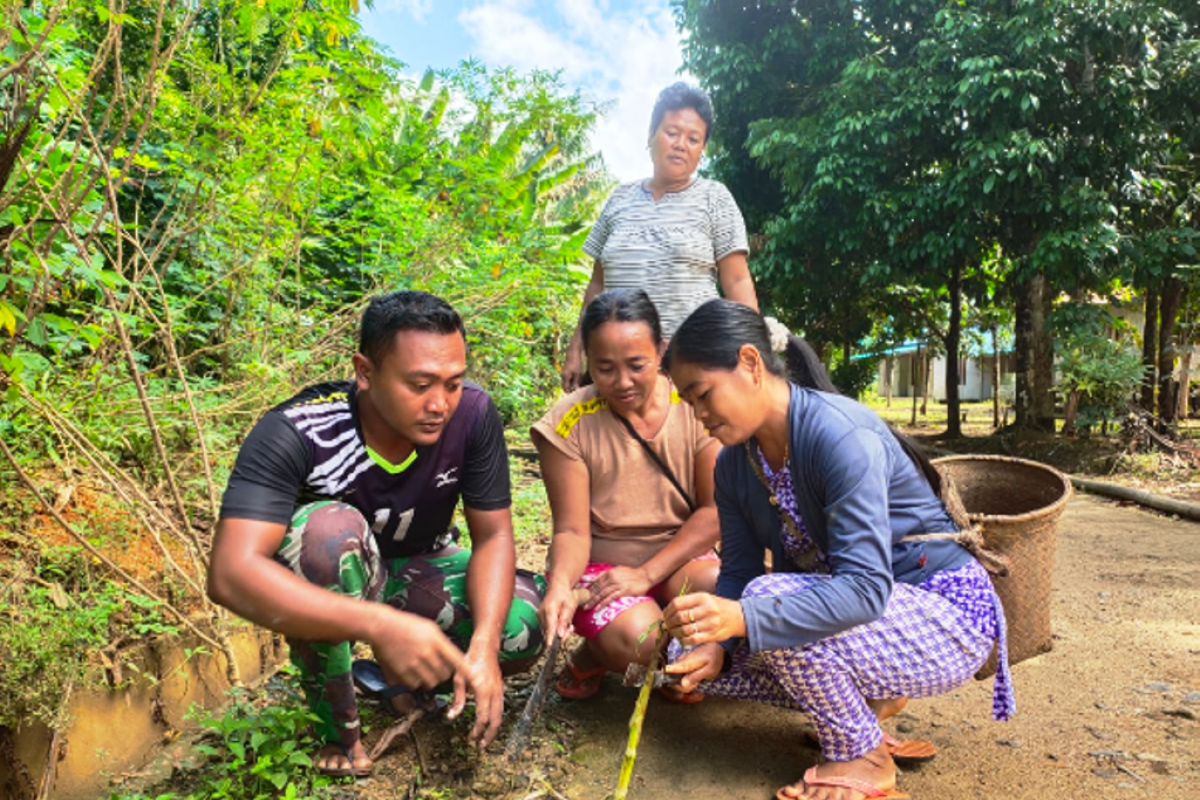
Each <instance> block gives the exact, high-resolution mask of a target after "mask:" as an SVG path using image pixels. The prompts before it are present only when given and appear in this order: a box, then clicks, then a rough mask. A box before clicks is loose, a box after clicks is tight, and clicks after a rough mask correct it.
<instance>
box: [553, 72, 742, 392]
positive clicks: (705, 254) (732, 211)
mask: <svg viewBox="0 0 1200 800" xmlns="http://www.w3.org/2000/svg"><path fill="white" fill-rule="evenodd" d="M712 125H713V111H712V102H711V101H710V100H709V99H708V95H707V94H705V93H704V91H703V90H701V89H698V88H696V87H693V86H688V85H687V84H686V83H676V84H674V85H672V86H668V87H667V88H666V89H664V90H663V91H662V93H661V94H659V96H658V100H657V101H656V102H655V104H654V111H653V113H652V114H651V116H650V138H649V141H648V148H649V150H650V160H651V163H652V164H653V165H654V174H653V175H651V176H650V177H649V178H646V179H644V180H640V181H635V182H633V183H624V184H621V185H620V186H618V187H617V188H616V189H615V190H614V191H613V193H612V195H610V196H609V198H608V201H607V202H606V203H605V205H604V209H603V210H602V211H601V212H600V218H599V219H597V220H596V224H595V225H594V226H593V227H592V232H591V234H590V235H589V236H588V238H587V241H586V242H585V243H584V245H583V250H584V252H585V253H587V254H588V255H590V256H591V257H592V258H593V259H595V261H594V263H593V267H592V279H591V281H590V282H589V283H588V286H587V290H586V291H585V292H584V296H583V307H584V308H587V305H588V303H590V302H591V301H592V299H593V298H595V297H596V295H598V294H600V292H602V291H604V290H605V289H622V288H627V289H642V290H644V291H645V292H646V294H648V295H649V296H650V299H651V301H653V303H654V306H655V308H656V309H657V310H658V315H659V318H660V319H661V320H662V328H663V335H664V336H665V337H666V338H667V339H670V338H671V336H673V335H674V333H675V329H676V328H677V327H679V325H680V323H682V322H683V320H684V319H685V318H686V317H687V316H688V314H690V313H691V312H692V311H693V310H694V309H696V308H697V307H698V306H699V305H700V304H701V303H704V302H706V301H708V300H711V299H713V298H715V297H717V296H718V292H717V287H718V284H719V285H720V295H723V296H724V297H725V298H726V299H728V300H735V301H737V302H739V303H743V304H745V305H747V306H750V307H751V308H753V309H755V310H756V311H757V310H758V297H757V295H756V294H755V292H754V280H753V279H752V278H751V277H750V269H749V266H748V264H747V262H746V255H747V253H749V250H750V248H749V246H748V244H747V239H746V223H745V221H744V220H743V219H742V213H741V211H739V210H738V207H737V203H735V202H734V200H733V196H732V195H731V194H730V193H729V190H728V189H726V188H725V186H724V185H723V184H721V183H719V182H717V181H712V180H708V179H707V178H700V177H697V176H696V174H695V173H696V168H697V166H699V164H700V157H701V156H702V155H703V154H704V147H705V145H706V144H708V137H709V136H710V135H711V133H712ZM582 375H583V344H582V342H581V340H580V336H579V328H578V326H576V329H575V333H574V334H573V335H572V337H571V342H570V344H569V345H568V347H567V357H566V363H565V364H564V366H563V370H562V386H563V391H566V392H572V391H574V390H575V389H577V388H578V387H579V385H580V379H581V377H582Z"/></svg>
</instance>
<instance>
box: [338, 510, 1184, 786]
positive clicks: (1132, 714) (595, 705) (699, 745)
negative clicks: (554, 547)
mask: <svg viewBox="0 0 1200 800" xmlns="http://www.w3.org/2000/svg"><path fill="white" fill-rule="evenodd" d="M1053 624H1054V632H1055V633H1054V639H1055V641H1054V649H1053V650H1052V651H1051V652H1050V653H1047V654H1045V655H1042V656H1039V657H1037V658H1034V659H1031V660H1029V661H1025V662H1023V663H1021V664H1019V665H1016V666H1015V667H1014V670H1013V676H1014V681H1015V684H1016V692H1017V703H1018V713H1017V716H1016V718H1015V719H1014V720H1013V721H1011V722H1008V723H1000V722H993V721H991V719H990V708H991V704H990V698H991V681H984V682H973V683H971V684H969V685H967V686H964V687H962V688H961V689H960V690H959V691H957V692H954V693H953V694H951V695H948V696H944V697H941V698H937V699H934V700H926V701H919V702H917V701H914V702H913V703H910V704H909V707H908V709H906V710H905V711H904V712H903V713H902V714H901V715H900V716H899V717H897V718H896V719H895V720H893V721H892V722H890V723H889V726H888V727H890V728H891V729H892V730H893V732H896V733H898V734H900V735H903V736H909V737H919V738H924V739H930V740H932V741H933V742H934V743H935V744H936V745H937V746H938V747H939V748H940V753H939V755H938V757H937V758H936V759H935V760H934V761H932V762H930V763H928V764H924V765H921V766H918V767H914V768H910V769H909V770H907V771H905V773H904V774H903V775H901V777H900V780H899V786H900V788H901V789H902V790H904V791H906V792H909V793H910V794H911V795H912V796H913V797H914V798H917V800H961V798H964V797H977V798H983V799H984V800H992V799H993V798H1004V799H1005V800H1022V799H1025V798H1027V799H1028V800H1034V799H1035V798H1036V799H1037V800H1046V799H1047V798H1068V797H1069V798H1083V797H1087V798H1096V799H1097V800H1103V798H1129V797H1147V798H1156V799H1157V798H1161V799H1162V800H1183V798H1192V797H1195V796H1197V794H1198V793H1200V721H1198V719H1200V525H1197V524H1195V523H1189V522H1184V521H1179V520H1172V519H1170V518H1166V517H1162V516H1158V515H1153V514H1150V513H1147V512H1144V511H1141V510H1138V509H1136V508H1128V507H1121V506H1118V505H1116V504H1113V503H1110V502H1107V501H1103V500H1099V499H1096V498H1093V497H1088V496H1085V495H1076V497H1075V498H1074V499H1073V500H1072V502H1071V503H1070V505H1069V507H1068V509H1067V511H1066V513H1065V514H1064V515H1063V517H1062V520H1061V523H1060V528H1059V546H1058V553H1057V566H1056V572H1055V587H1054V600H1053ZM527 694H528V685H527V683H526V684H524V685H521V686H517V685H514V687H513V688H512V690H511V691H510V696H509V702H510V708H511V709H512V710H511V716H512V717H513V718H515V716H516V715H517V714H518V713H519V710H520V707H521V706H522V705H523V702H524V698H525V697H526V696H527ZM633 702H634V690H632V689H625V688H622V687H620V686H619V685H618V682H617V679H616V678H615V677H613V676H610V677H609V679H608V683H607V684H606V685H605V687H604V689H603V690H602V692H601V693H600V694H599V695H598V696H597V697H596V698H593V699H592V700H589V701H586V702H581V703H566V702H563V701H561V700H559V699H558V698H557V697H554V696H552V697H551V699H550V701H549V702H548V704H547V706H546V708H545V710H544V712H543V715H542V720H541V722H540V723H539V725H538V728H537V732H536V737H535V740H534V742H533V744H532V745H531V746H530V748H529V749H528V751H527V752H526V756H525V758H524V759H523V760H522V761H521V762H520V763H519V764H518V765H517V766H516V767H515V768H513V767H509V766H508V765H507V764H506V763H505V762H504V761H503V758H502V757H501V756H500V755H499V753H500V751H501V750H502V745H503V740H504V736H505V734H506V733H507V730H506V731H505V733H502V735H501V739H500V740H499V742H498V744H497V745H494V746H493V748H492V750H493V751H494V752H493V753H490V754H487V755H484V756H482V757H480V756H476V755H473V754H470V753H468V752H467V751H466V750H465V748H464V747H463V745H462V741H463V733H464V731H465V728H464V725H463V723H458V724H453V725H452V724H448V723H444V722H438V721H432V722H425V723H422V725H420V726H418V728H417V730H416V732H415V736H413V737H412V738H405V739H401V740H399V741H398V742H397V744H396V745H394V746H393V750H392V751H391V752H390V753H389V754H388V755H386V756H384V758H383V759H382V760H381V762H380V763H379V764H378V765H377V771H376V775H375V777H374V778H372V779H371V780H369V781H366V782H360V783H359V784H357V785H355V786H353V787H347V788H345V789H343V790H341V792H340V793H341V794H343V795H344V796H345V797H357V798H370V799H371V800H374V799H375V798H379V799H380V800H382V798H385V797H386V798H401V797H403V798H422V797H424V798H429V800H433V799H434V798H437V800H447V799H448V798H486V797H505V798H522V799H523V800H533V799H534V798H541V797H548V798H554V799H555V800H561V799H562V798H570V800H601V798H604V797H606V796H607V795H608V794H609V793H610V792H611V791H612V788H613V785H614V784H615V781H616V775H617V769H618V765H619V762H620V759H621V755H622V753H623V752H624V748H625V739H626V734H627V723H628V717H629V714H630V712H631V711H632V708H633ZM804 724H805V723H804V718H803V717H802V716H800V715H798V714H795V713H789V712H785V711H782V710H778V709H773V708H769V707H766V706H760V705H757V704H751V703H735V702H731V701H725V700H721V699H718V698H708V699H706V700H705V701H704V702H702V703H700V704H698V705H694V706H679V705H675V704H671V703H668V702H666V701H665V700H663V699H661V698H659V697H657V696H656V697H655V698H654V699H653V700H652V702H651V706H650V708H649V711H648V714H647V718H646V723H645V730H644V733H643V738H642V742H641V746H640V748H639V751H638V760H637V767H636V770H635V777H634V782H633V787H632V790H631V792H630V797H631V798H647V800H649V799H651V798H653V799H655V800H657V799H658V798H671V797H687V798H689V800H718V799H720V800H728V799H730V798H746V799H747V800H760V799H761V800H766V799H767V798H770V797H771V796H772V794H773V792H774V791H775V789H776V788H778V787H779V786H780V785H782V784H784V783H788V782H791V781H794V780H796V779H797V778H798V777H799V776H800V775H801V774H802V773H803V771H804V770H805V769H806V768H807V767H808V766H809V765H811V764H813V763H815V762H816V760H817V758H818V752H817V751H816V749H815V748H813V747H812V746H810V745H808V744H806V743H805V740H804V738H803V737H802V736H801V735H800V733H801V730H802V728H803V727H804ZM368 738H370V734H369V737H368ZM418 767H423V769H418Z"/></svg>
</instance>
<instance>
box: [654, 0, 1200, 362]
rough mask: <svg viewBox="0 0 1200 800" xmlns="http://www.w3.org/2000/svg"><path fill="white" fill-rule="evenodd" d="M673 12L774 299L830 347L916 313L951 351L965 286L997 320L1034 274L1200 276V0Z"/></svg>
mask: <svg viewBox="0 0 1200 800" xmlns="http://www.w3.org/2000/svg"><path fill="white" fill-rule="evenodd" d="M673 6H674V9H675V13H676V19H677V20H678V22H679V24H680V27H681V29H682V30H683V32H684V36H685V40H684V53H685V65H686V67H687V68H688V70H689V71H691V72H692V73H693V74H695V75H697V76H698V77H699V78H700V79H701V81H702V83H703V84H704V85H705V86H706V88H708V89H709V91H710V92H711V94H712V96H713V101H714V105H715V107H716V113H717V116H718V118H720V119H721V121H722V123H721V125H720V126H719V127H718V128H717V129H716V131H715V140H714V143H713V145H714V154H713V155H714V158H713V171H714V172H715V173H716V175H717V176H718V177H720V178H722V179H723V180H725V181H726V182H727V184H728V185H729V186H730V188H731V190H732V191H733V192H734V195H735V196H736V197H737V198H738V200H739V203H740V204H742V206H743V207H744V208H745V209H746V210H747V217H748V219H749V220H750V222H751V225H752V226H755V227H757V228H758V230H760V231H761V232H762V234H763V239H762V241H763V243H764V244H763V247H762V249H761V251H760V252H758V253H756V254H755V258H754V259H753V260H752V264H753V266H754V271H755V277H756V279H757V281H758V282H759V286H760V288H761V294H762V296H763V297H764V298H766V300H767V302H768V303H769V304H770V305H772V306H773V307H775V308H776V309H778V310H779V311H780V316H781V318H784V317H786V318H787V319H788V321H789V322H790V323H795V324H797V325H798V326H799V327H803V328H804V330H805V331H806V332H807V333H808V334H809V336H810V337H811V338H812V339H813V340H814V341H816V342H818V343H819V344H823V343H849V344H851V345H857V343H858V342H859V341H861V340H862V338H863V336H865V335H866V333H867V332H868V331H869V330H870V329H871V327H872V322H873V321H875V320H884V319H895V318H900V317H910V318H915V319H917V320H918V321H919V322H920V324H921V325H923V326H924V327H925V331H924V332H923V334H924V335H920V336H918V337H917V338H923V339H926V338H929V337H941V336H943V333H944V338H945V343H946V345H947V346H948V347H949V349H951V350H954V349H955V346H956V341H955V339H956V336H955V329H956V327H957V326H956V325H955V324H954V323H953V319H954V315H956V314H957V313H958V311H959V310H960V309H959V304H960V301H959V299H958V297H957V295H958V292H959V291H961V293H962V296H963V298H964V299H965V300H967V301H970V302H971V303H973V304H974V306H975V307H976V308H978V309H980V310H983V311H986V310H987V309H988V307H989V306H990V305H993V304H995V305H1000V304H1003V303H1011V302H1012V297H1013V296H1014V295H1013V294H1012V293H1011V292H1010V291H1005V288H1006V287H1015V286H1019V285H1021V283H1022V282H1023V281H1025V280H1026V279H1028V278H1029V277H1030V276H1032V275H1034V274H1039V273H1040V274H1043V275H1046V276H1047V277H1048V278H1049V281H1050V286H1051V287H1052V288H1053V290H1055V291H1067V292H1071V293H1078V292H1083V291H1105V290H1107V288H1108V287H1109V285H1110V284H1111V283H1112V281H1113V280H1114V279H1116V278H1119V277H1123V278H1126V279H1130V278H1131V277H1132V278H1133V279H1135V280H1138V281H1140V282H1141V283H1140V285H1143V286H1144V285H1148V284H1147V281H1148V280H1149V279H1153V278H1154V277H1155V276H1161V275H1163V274H1167V273H1169V272H1171V271H1173V270H1175V269H1176V266H1175V265H1176V264H1177V263H1180V262H1184V263H1192V262H1194V258H1193V257H1192V255H1189V253H1190V254H1194V252H1195V231H1194V224H1193V222H1192V220H1193V219H1194V209H1195V204H1196V196H1195V192H1194V186H1195V185H1196V176H1197V171H1196V170H1197V163H1198V162H1197V160H1196V158H1195V154H1196V153H1197V152H1200V150H1198V147H1197V134H1196V130H1197V126H1196V125H1195V121H1196V119H1197V116H1198V113H1200V101H1198V100H1197V97H1200V93H1197V91H1196V89H1197V80H1198V78H1197V76H1200V47H1197V39H1196V31H1197V28H1196V24H1195V23H1196V11H1195V9H1196V6H1195V4H1194V3H1184V2H1164V3H1144V2H1140V1H1139V0H1103V2H1092V0H1087V1H1086V2H1085V1H1084V0H1054V1H1053V2H1042V1H1041V0H1038V1H1037V2H1033V1H1032V0H1029V1H1026V0H1021V1H1019V2H1008V1H1007V0H1005V2H999V1H998V0H996V1H992V0H987V1H985V2H975V3H944V2H941V0H918V2H911V0H867V1H866V2H858V3H844V2H840V1H839V0H817V1H816V2H810V3H803V4H796V3H794V2H790V0H761V2H757V3H752V4H745V3H740V2H733V0H676V1H675V2H674V4H673ZM897 287H901V288H902V289H903V291H896V289H897ZM947 305H948V306H949V311H950V314H949V315H947V314H945V313H944V312H942V311H940V310H939V309H940V308H944V307H945V306H947ZM947 316H949V318H950V319H951V320H952V322H951V324H950V325H949V326H948V327H947V328H946V329H945V331H944V332H943V331H940V330H938V329H937V328H936V327H935V325H934V323H933V320H935V318H937V317H947ZM1019 330H1026V328H1025V327H1020V328H1019ZM1020 344H1021V345H1022V346H1024V347H1025V348H1026V352H1028V347H1029V346H1030V345H1031V342H1024V341H1022V342H1021V343H1020Z"/></svg>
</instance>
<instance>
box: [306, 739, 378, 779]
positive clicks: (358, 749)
mask: <svg viewBox="0 0 1200 800" xmlns="http://www.w3.org/2000/svg"><path fill="white" fill-rule="evenodd" d="M313 766H314V767H315V768H316V770H317V772H320V773H322V774H324V775H333V776H337V777H362V776H364V775H366V774H367V773H369V772H370V771H371V766H372V764H371V759H370V758H368V757H367V749H366V748H365V747H363V744H362V742H361V741H359V742H355V743H354V744H352V745H350V746H349V747H346V748H343V747H342V746H341V745H340V744H338V743H336V742H331V743H329V744H327V745H325V746H324V747H322V748H321V749H320V750H318V751H317V758H316V760H315V761H314V763H313Z"/></svg>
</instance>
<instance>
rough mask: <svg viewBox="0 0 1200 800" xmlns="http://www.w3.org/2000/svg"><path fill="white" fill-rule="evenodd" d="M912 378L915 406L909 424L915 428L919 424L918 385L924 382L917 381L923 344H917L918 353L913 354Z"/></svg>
mask: <svg viewBox="0 0 1200 800" xmlns="http://www.w3.org/2000/svg"><path fill="white" fill-rule="evenodd" d="M911 378H912V397H913V407H912V419H911V420H909V422H908V426H909V427H910V428H915V427H916V426H917V395H918V394H920V389H918V388H917V387H918V386H921V385H923V383H922V384H918V383H917V381H918V380H919V379H920V378H921V345H917V353H916V355H914V356H913V365H912V374H911Z"/></svg>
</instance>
